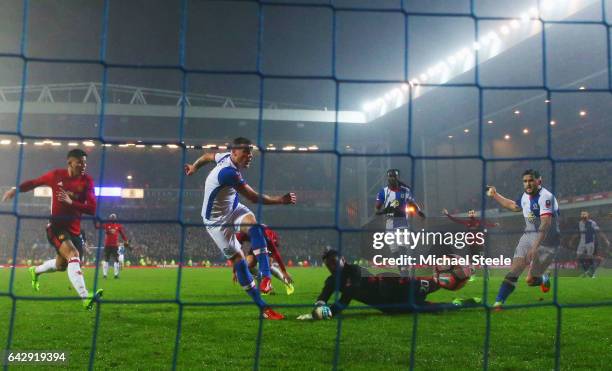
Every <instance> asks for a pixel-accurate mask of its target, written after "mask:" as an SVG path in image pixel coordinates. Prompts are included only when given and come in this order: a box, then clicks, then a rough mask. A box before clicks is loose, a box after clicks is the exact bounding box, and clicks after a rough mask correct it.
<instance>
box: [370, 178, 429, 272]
mask: <svg viewBox="0 0 612 371" xmlns="http://www.w3.org/2000/svg"><path fill="white" fill-rule="evenodd" d="M375 213H376V215H384V217H385V229H386V230H387V231H395V230H404V229H409V228H410V223H409V220H408V218H409V216H410V215H411V214H418V215H419V216H420V217H421V218H423V219H425V213H423V211H422V210H421V208H420V206H419V205H418V204H417V202H416V199H415V197H414V194H413V193H412V189H410V187H408V185H406V184H405V183H404V182H402V181H401V180H400V171H399V170H398V169H389V170H387V186H386V187H383V188H382V189H381V190H380V191H379V192H378V194H377V195H376V204H375ZM389 249H390V250H391V254H392V255H393V256H395V257H399V256H400V255H402V254H403V253H410V252H411V251H408V252H406V251H401V246H399V245H398V244H395V243H394V244H391V245H389ZM405 271H406V267H405V266H400V272H402V273H404V272H405Z"/></svg>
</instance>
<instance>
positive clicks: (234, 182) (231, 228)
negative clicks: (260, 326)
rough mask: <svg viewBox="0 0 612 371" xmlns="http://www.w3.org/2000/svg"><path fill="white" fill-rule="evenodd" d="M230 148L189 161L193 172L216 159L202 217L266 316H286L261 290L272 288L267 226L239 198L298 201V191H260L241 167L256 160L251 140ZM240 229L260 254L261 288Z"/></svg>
mask: <svg viewBox="0 0 612 371" xmlns="http://www.w3.org/2000/svg"><path fill="white" fill-rule="evenodd" d="M230 150H231V152H228V153H216V154H214V153H206V154H204V155H202V156H201V157H200V158H198V159H197V160H196V161H195V162H194V163H193V164H186V165H185V173H186V174H187V175H193V174H195V173H196V172H197V171H198V169H199V168H201V167H202V166H204V165H205V164H207V163H211V162H215V163H216V166H215V167H214V168H213V169H212V170H211V172H210V173H209V174H208V177H207V178H206V184H205V187H204V188H205V190H204V202H203V204H202V218H203V220H204V225H205V226H206V230H207V232H208V234H209V235H210V236H211V237H212V239H213V240H214V241H215V243H216V245H217V247H218V248H219V249H220V250H221V252H222V253H223V254H224V255H225V257H226V258H227V259H229V260H231V262H232V264H233V266H234V270H235V272H236V276H237V277H238V282H239V283H240V285H242V287H243V288H244V289H245V290H246V292H247V294H249V296H251V298H252V299H253V301H254V302H255V304H257V306H258V307H259V308H260V309H261V310H262V314H263V317H264V318H266V319H271V320H279V319H283V318H284V316H283V315H282V314H280V313H277V312H275V311H274V310H272V308H270V307H269V306H268V305H267V304H266V303H265V302H264V301H263V299H262V298H261V295H260V290H261V291H262V292H263V293H269V292H270V291H271V290H272V283H271V279H270V275H271V273H270V261H269V258H268V250H267V244H266V239H265V236H264V230H263V228H262V226H261V225H259V224H257V220H256V219H255V215H254V214H253V212H251V210H249V208H247V207H246V206H244V205H243V204H241V203H240V202H239V201H238V194H237V193H239V194H240V195H242V196H244V197H245V198H246V199H248V200H249V201H251V202H253V203H262V204H264V205H290V204H295V202H296V197H295V193H287V194H285V195H283V196H268V195H265V194H260V193H257V192H256V191H255V190H254V189H253V188H251V186H249V185H248V184H247V183H246V182H245V181H244V179H243V178H242V174H241V173H240V170H241V169H246V168H248V167H249V166H251V161H252V160H253V153H252V151H253V146H252V145H251V141H250V140H249V139H246V138H242V137H239V138H236V139H234V141H233V142H232V144H231V146H230ZM238 231H240V232H243V233H246V234H247V235H248V236H249V239H250V241H251V246H252V247H253V253H254V254H255V256H256V257H257V261H258V263H259V270H260V271H261V274H262V277H263V278H262V280H261V283H260V285H259V288H258V287H257V285H256V284H255V281H254V279H253V276H252V275H251V273H250V272H249V268H248V266H247V262H246V260H245V259H244V255H243V253H242V250H241V248H240V243H239V242H238V240H237V239H236V232H238Z"/></svg>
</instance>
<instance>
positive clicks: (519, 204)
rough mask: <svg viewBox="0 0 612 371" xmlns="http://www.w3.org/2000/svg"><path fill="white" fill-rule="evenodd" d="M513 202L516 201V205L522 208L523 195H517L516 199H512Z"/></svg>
mask: <svg viewBox="0 0 612 371" xmlns="http://www.w3.org/2000/svg"><path fill="white" fill-rule="evenodd" d="M514 203H516V206H518V207H520V208H521V209H522V208H523V195H520V196H518V197H517V198H516V200H514Z"/></svg>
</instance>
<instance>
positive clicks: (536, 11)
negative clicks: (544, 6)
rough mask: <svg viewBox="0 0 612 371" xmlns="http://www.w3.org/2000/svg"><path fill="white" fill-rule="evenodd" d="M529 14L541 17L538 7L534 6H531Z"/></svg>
mask: <svg viewBox="0 0 612 371" xmlns="http://www.w3.org/2000/svg"><path fill="white" fill-rule="evenodd" d="M529 14H530V15H532V16H534V17H539V16H540V11H539V10H538V8H536V7H532V8H529Z"/></svg>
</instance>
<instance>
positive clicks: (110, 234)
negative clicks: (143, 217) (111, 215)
mask: <svg viewBox="0 0 612 371" xmlns="http://www.w3.org/2000/svg"><path fill="white" fill-rule="evenodd" d="M96 228H99V226H97V225H96ZM102 229H104V234H105V237H104V246H108V247H119V235H121V238H123V241H127V238H126V237H125V230H124V229H123V226H122V225H121V224H119V223H104V224H102Z"/></svg>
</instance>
